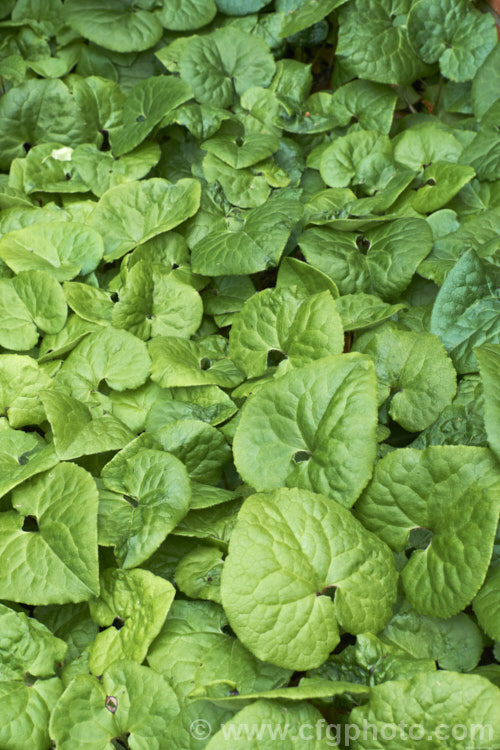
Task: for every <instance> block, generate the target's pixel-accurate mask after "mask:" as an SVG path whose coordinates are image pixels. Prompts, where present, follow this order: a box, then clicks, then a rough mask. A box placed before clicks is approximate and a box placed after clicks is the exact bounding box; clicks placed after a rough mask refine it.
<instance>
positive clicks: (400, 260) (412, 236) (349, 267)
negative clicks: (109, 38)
mask: <svg viewBox="0 0 500 750" xmlns="http://www.w3.org/2000/svg"><path fill="white" fill-rule="evenodd" d="M298 242H299V245H300V249H301V250H302V252H303V253H304V256H305V257H306V260H307V261H308V262H309V263H312V264H313V265H314V266H316V267H317V268H319V269H320V270H321V271H323V272H324V273H326V274H328V276H330V277H331V278H332V279H333V280H334V282H335V283H336V284H337V286H338V288H339V291H340V293H341V295H344V294H357V293H360V292H368V293H371V294H375V295H377V296H379V297H381V298H382V299H383V300H384V301H389V302H390V301H392V300H394V299H396V298H397V297H398V296H399V295H400V294H401V293H402V292H403V291H404V290H405V289H406V287H407V286H408V284H409V283H410V281H411V279H412V277H413V274H414V273H415V271H416V269H417V267H418V265H419V263H420V262H421V261H422V260H423V259H424V258H425V257H426V256H427V255H428V254H429V252H430V250H431V247H432V232H431V230H430V227H429V225H428V224H427V222H426V221H424V220H422V219H413V218H408V219H397V220H396V221H389V222H387V223H384V224H382V225H381V226H379V227H378V228H375V229H368V230H366V229H365V230H360V231H359V232H358V233H356V234H354V233H350V232H342V231H338V230H336V229H329V228H326V227H318V228H316V227H313V228H311V229H306V231H305V232H304V234H302V235H301V236H300V237H299V240H298ZM363 250H365V251H366V255H365V254H364V252H363Z"/></svg>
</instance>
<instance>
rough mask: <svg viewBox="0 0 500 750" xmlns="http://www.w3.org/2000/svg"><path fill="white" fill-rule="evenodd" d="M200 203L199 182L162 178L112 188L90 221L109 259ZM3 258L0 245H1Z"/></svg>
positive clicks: (191, 211) (164, 228)
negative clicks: (171, 181) (174, 180)
mask: <svg viewBox="0 0 500 750" xmlns="http://www.w3.org/2000/svg"><path fill="white" fill-rule="evenodd" d="M199 205H200V183H199V182H197V181H196V180H190V179H186V180H179V181H178V182H177V183H176V184H175V185H174V184H171V183H170V182H168V180H163V179H159V178H153V179H151V180H143V181H142V182H128V183H126V184H125V185H118V186H117V187H114V188H111V189H110V190H108V191H107V192H106V193H104V195H103V196H102V198H101V200H100V201H99V203H98V204H97V206H96V208H95V209H94V211H93V212H92V214H91V217H90V224H91V226H92V227H93V228H94V229H96V230H97V231H98V232H99V233H100V234H101V235H102V238H103V240H104V257H105V259H106V260H107V261H111V260H115V259H116V258H121V257H122V255H125V253H128V252H129V251H130V250H132V249H133V248H134V247H136V246H137V245H142V243H143V242H146V241H147V240H149V239H151V238H152V237H155V236H156V235H157V234H160V233H161V232H167V231H169V230H170V229H173V228H174V227H176V226H178V225H179V224H181V223H182V222H183V221H185V220H186V219H188V218H189V217H190V216H193V214H195V213H196V211H197V210H198V207H199ZM0 257H2V254H1V244H0Z"/></svg>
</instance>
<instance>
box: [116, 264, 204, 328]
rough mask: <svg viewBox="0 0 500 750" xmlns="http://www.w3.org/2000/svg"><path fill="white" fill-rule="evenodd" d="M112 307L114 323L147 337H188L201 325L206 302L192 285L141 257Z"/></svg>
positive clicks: (128, 275) (129, 273)
mask: <svg viewBox="0 0 500 750" xmlns="http://www.w3.org/2000/svg"><path fill="white" fill-rule="evenodd" d="M119 297H120V299H119V302H117V304H116V305H114V307H113V325H114V326H115V327H116V328H126V329H127V330H129V331H130V332H131V333H133V334H134V335H135V336H137V337H138V338H141V339H143V340H144V341H147V340H148V339H149V338H150V337H152V336H182V337H186V338H187V337H189V336H191V335H192V334H193V333H195V331H196V330H197V329H198V328H199V326H200V323H201V319H202V316H203V303H202V301H201V297H200V295H199V294H198V292H197V291H196V290H195V289H193V287H191V286H188V285H187V284H183V283H181V282H180V281H177V280H176V278H175V275H174V274H172V273H171V272H166V271H165V269H164V268H163V267H162V266H160V265H159V264H157V263H148V262H147V261H145V260H144V261H139V262H138V263H136V264H135V265H134V266H133V267H132V268H131V269H130V271H129V272H128V274H127V279H126V282H125V285H124V286H123V287H122V289H121V290H120V292H119Z"/></svg>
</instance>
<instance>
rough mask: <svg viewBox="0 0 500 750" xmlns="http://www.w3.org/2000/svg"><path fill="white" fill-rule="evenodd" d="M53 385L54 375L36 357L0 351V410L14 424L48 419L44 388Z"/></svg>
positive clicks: (38, 422)
mask: <svg viewBox="0 0 500 750" xmlns="http://www.w3.org/2000/svg"><path fill="white" fill-rule="evenodd" d="M51 386H52V381H51V379H50V377H49V376H48V375H47V374H46V373H45V372H44V370H42V369H40V367H39V366H38V364H37V362H36V360H34V359H32V358H31V357H23V356H19V355H17V354H2V355H0V414H2V415H5V416H6V417H7V419H8V420H9V424H10V426H11V427H25V426H26V425H30V424H41V423H42V422H43V421H45V418H46V417H45V411H44V409H43V406H42V404H41V402H40V398H39V396H40V391H41V390H43V389H44V388H50V387H51ZM0 434H1V433H0Z"/></svg>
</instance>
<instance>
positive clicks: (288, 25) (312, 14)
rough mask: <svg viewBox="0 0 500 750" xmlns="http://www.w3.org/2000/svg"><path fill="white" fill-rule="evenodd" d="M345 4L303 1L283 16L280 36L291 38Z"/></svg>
mask: <svg viewBox="0 0 500 750" xmlns="http://www.w3.org/2000/svg"><path fill="white" fill-rule="evenodd" d="M345 2H347V0H319V2H318V0H304V2H301V4H300V5H299V7H298V8H296V9H295V10H290V11H288V13H287V14H286V15H285V18H284V20H283V24H282V26H281V31H280V36H281V37H287V36H292V35H293V34H297V33H298V32H299V31H302V29H307V28H308V27H309V26H313V24H315V23H318V21H321V20H322V19H323V18H325V16H328V15H329V14H330V13H331V12H332V11H333V10H335V8H338V6H339V5H343V4H344V3H345Z"/></svg>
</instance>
